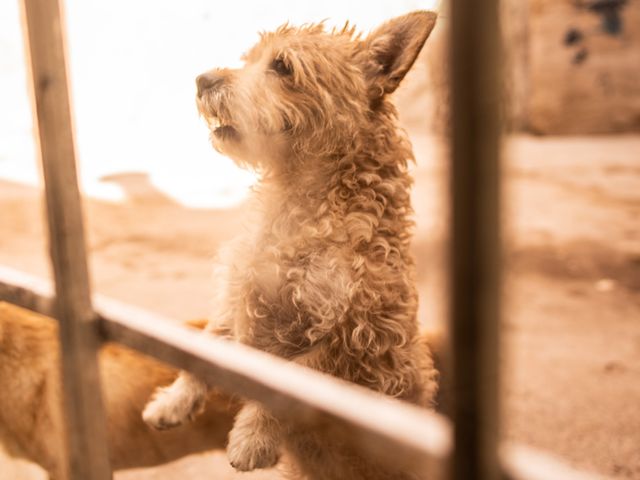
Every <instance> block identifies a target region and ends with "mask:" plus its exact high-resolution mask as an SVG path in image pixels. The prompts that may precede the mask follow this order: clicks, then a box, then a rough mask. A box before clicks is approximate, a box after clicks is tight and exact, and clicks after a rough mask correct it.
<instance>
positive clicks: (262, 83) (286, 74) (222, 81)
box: [196, 12, 436, 167]
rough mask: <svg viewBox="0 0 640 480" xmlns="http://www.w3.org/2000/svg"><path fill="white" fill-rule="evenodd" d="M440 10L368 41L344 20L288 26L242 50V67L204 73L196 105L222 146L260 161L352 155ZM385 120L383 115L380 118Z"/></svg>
mask: <svg viewBox="0 0 640 480" xmlns="http://www.w3.org/2000/svg"><path fill="white" fill-rule="evenodd" d="M435 19H436V14H435V13H432V12H414V13H411V14H408V15H405V16H402V17H398V18H395V19H392V20H390V21H389V22H386V23H384V24H383V25H382V26H380V27H379V28H377V29H376V30H374V31H373V32H372V33H371V34H370V35H368V36H367V37H365V38H363V37H361V36H360V35H356V34H355V29H354V28H352V27H349V26H348V25H346V26H345V27H344V28H343V29H341V30H333V31H331V32H326V31H325V30H324V27H323V25H322V24H317V25H306V26H303V27H299V28H296V27H291V26H289V25H284V26H282V27H280V28H278V29H277V30H276V31H275V32H272V33H265V34H262V36H261V41H260V42H259V43H258V44H257V45H256V46H254V47H253V48H252V49H251V50H250V51H249V52H248V53H247V54H245V55H244V61H245V64H244V67H243V68H241V69H237V70H232V69H214V70H211V71H208V72H206V73H204V74H202V75H200V76H199V77H198V78H197V81H196V83H197V88H198V93H197V104H198V109H199V110H200V113H201V114H202V115H203V116H204V118H205V119H206V120H207V122H208V124H209V127H210V129H211V138H212V142H213V145H214V147H215V148H216V149H217V150H218V151H220V152H222V153H224V154H226V155H228V156H229V157H231V158H233V159H234V160H236V161H238V162H240V163H243V164H249V165H251V166H255V167H270V166H271V167H277V166H282V165H283V164H286V163H292V162H295V160H296V159H300V158H309V157H313V158H328V157H331V156H334V155H339V154H341V153H342V152H344V151H352V150H353V145H354V142H356V141H358V140H357V139H358V138H359V137H360V135H359V133H360V132H361V131H363V130H364V129H366V131H369V132H371V131H374V130H375V127H373V126H372V125H371V122H375V121H376V118H377V112H382V113H381V114H385V115H388V112H387V111H386V109H385V105H386V101H385V99H386V96H387V95H388V94H390V93H391V92H393V91H394V90H395V89H396V88H397V87H398V85H399V84H400V81H401V80H402V79H403V78H404V76H405V75H406V73H407V72H408V71H409V69H410V68H411V66H412V65H413V63H414V61H415V59H416V57H417V56H418V53H419V52H420V50H421V48H422V46H423V44H424V42H425V40H426V39H427V37H428V36H429V34H430V32H431V30H432V29H433V27H434V25H435ZM378 116H379V115H378Z"/></svg>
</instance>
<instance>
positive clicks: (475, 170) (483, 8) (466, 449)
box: [449, 0, 500, 480]
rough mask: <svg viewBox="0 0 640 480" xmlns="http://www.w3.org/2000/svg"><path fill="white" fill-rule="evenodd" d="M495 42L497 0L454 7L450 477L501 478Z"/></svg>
mask: <svg viewBox="0 0 640 480" xmlns="http://www.w3.org/2000/svg"><path fill="white" fill-rule="evenodd" d="M498 36H499V30H498V0H484V1H481V2H479V1H477V0H451V37H450V39H451V51H450V65H451V84H452V125H451V158H452V165H451V180H450V186H451V201H452V219H451V224H450V229H451V244H452V248H451V257H450V269H449V271H450V275H451V289H450V304H449V310H450V315H451V320H450V322H451V325H450V332H451V336H452V353H451V370H450V374H451V376H452V385H451V390H452V393H453V395H452V397H453V402H452V403H453V404H452V406H451V409H450V410H451V413H452V417H453V421H454V431H455V434H454V436H455V442H454V443H455V449H454V451H455V452H454V454H453V458H452V468H451V475H450V478H451V479H452V480H453V479H455V480H496V479H498V478H499V476H500V468H499V463H498V453H497V446H498V411H499V402H498V400H499V398H498V367H497V364H498V349H499V343H498V331H499V311H500V306H499V277H500V236H499V228H500V218H499V201H498V200H499V188H500V184H499V122H498V103H499V89H498V84H499V79H500V71H499V68H498V67H499V49H498V44H499V40H498Z"/></svg>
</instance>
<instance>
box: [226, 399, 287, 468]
mask: <svg viewBox="0 0 640 480" xmlns="http://www.w3.org/2000/svg"><path fill="white" fill-rule="evenodd" d="M280 441H281V427H280V422H278V421H277V420H276V419H275V418H274V417H273V416H271V414H270V413H269V412H267V411H265V410H264V408H263V407H262V406H260V405H259V404H257V403H254V402H249V403H247V404H246V405H244V406H243V407H242V409H241V410H240V412H238V416H237V417H236V421H235V423H234V425H233V428H232V429H231V431H230V432H229V444H228V445H227V457H228V458H229V463H231V466H233V468H235V469H236V470H240V471H242V472H248V471H250V470H254V469H256V468H269V467H273V466H274V465H275V464H276V463H278V458H279V457H280V452H279V448H280Z"/></svg>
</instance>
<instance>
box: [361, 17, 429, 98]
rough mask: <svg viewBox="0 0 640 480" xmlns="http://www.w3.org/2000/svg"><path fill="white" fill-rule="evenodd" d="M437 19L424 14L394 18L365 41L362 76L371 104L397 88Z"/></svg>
mask: <svg viewBox="0 0 640 480" xmlns="http://www.w3.org/2000/svg"><path fill="white" fill-rule="evenodd" d="M436 17H437V14H436V13H434V12H427V11H418V12H413V13H409V14H407V15H403V16H401V17H396V18H394V19H391V20H389V21H388V22H386V23H383V24H382V25H381V26H380V27H378V28H377V29H375V30H374V31H373V32H371V34H370V35H369V36H368V37H367V38H366V39H365V40H364V43H365V51H366V58H365V67H364V73H365V76H366V80H367V82H368V86H369V96H370V98H371V100H372V101H373V102H375V101H377V100H379V99H381V98H382V97H383V96H384V95H386V94H388V93H391V92H393V91H394V90H395V89H396V88H398V85H400V82H401V81H402V79H403V78H404V76H405V75H406V74H407V72H408V71H409V70H410V69H411V66H412V65H413V62H415V60H416V58H417V57H418V54H419V53H420V50H422V46H423V45H424V42H425V41H426V40H427V37H429V34H430V33H431V31H432V30H433V27H434V26H435V24H436Z"/></svg>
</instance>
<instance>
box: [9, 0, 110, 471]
mask: <svg viewBox="0 0 640 480" xmlns="http://www.w3.org/2000/svg"><path fill="white" fill-rule="evenodd" d="M22 6H23V25H24V28H25V42H26V44H27V47H28V48H27V52H28V57H29V64H30V68H31V80H32V89H33V98H34V112H35V118H36V120H37V131H38V140H39V147H40V154H41V160H42V169H43V172H44V179H45V196H46V203H47V220H48V226H49V229H48V231H49V249H50V255H51V263H52V267H53V275H54V279H55V293H56V298H55V301H54V306H55V313H56V315H55V317H56V318H58V319H59V320H60V329H59V332H60V341H61V346H62V348H61V364H62V365H61V369H62V379H63V380H62V388H63V393H64V401H63V413H64V415H65V419H66V427H67V428H66V439H65V446H66V449H67V453H68V456H67V458H68V465H67V468H68V472H67V476H68V478H70V479H71V480H106V479H110V478H112V476H111V469H110V467H109V455H108V450H107V438H106V423H105V414H104V408H103V405H102V398H101V394H100V382H99V377H98V366H97V358H96V352H97V349H98V348H99V345H100V338H99V335H98V334H99V330H98V322H97V317H96V316H95V314H94V313H93V308H92V305H91V293H90V286H89V274H88V269H87V258H86V251H85V241H84V228H83V223H82V208H81V203H80V194H79V191H78V184H77V175H76V167H75V145H74V138H73V125H72V120H71V109H70V105H69V92H68V82H67V66H66V60H65V49H64V48H65V46H64V39H63V28H62V22H61V16H62V13H61V6H60V4H59V3H58V0H23V1H22Z"/></svg>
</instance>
